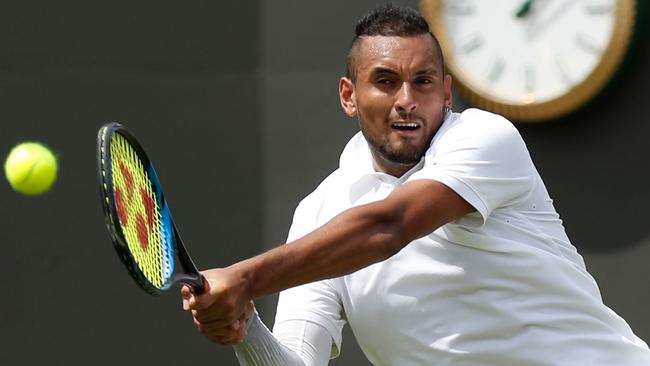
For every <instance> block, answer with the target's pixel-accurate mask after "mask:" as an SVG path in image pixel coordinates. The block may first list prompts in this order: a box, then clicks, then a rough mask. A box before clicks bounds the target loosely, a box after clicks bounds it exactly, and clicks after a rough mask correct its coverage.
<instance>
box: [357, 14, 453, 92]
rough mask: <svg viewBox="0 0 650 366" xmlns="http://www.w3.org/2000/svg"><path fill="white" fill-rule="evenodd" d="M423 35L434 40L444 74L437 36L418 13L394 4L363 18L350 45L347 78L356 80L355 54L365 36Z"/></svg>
mask: <svg viewBox="0 0 650 366" xmlns="http://www.w3.org/2000/svg"><path fill="white" fill-rule="evenodd" d="M422 34H429V35H430V36H431V38H432V39H433V44H434V46H435V49H436V53H437V54H438V57H439V59H440V60H439V61H440V65H441V67H442V70H443V73H444V67H445V66H444V59H443V56H442V49H441V48H440V43H438V39H437V38H436V36H434V35H433V33H431V31H430V30H429V23H427V21H426V19H424V17H422V15H420V14H419V13H418V12H417V11H415V10H413V9H411V8H406V7H399V6H395V5H393V4H386V5H383V6H380V7H378V8H376V9H374V10H372V11H370V12H369V13H368V14H366V15H365V16H363V18H361V19H359V21H358V22H357V26H356V27H355V32H354V38H352V44H351V45H350V51H349V52H348V62H347V70H346V72H347V77H348V78H350V79H351V80H352V81H355V79H356V70H355V69H354V65H353V60H352V59H353V53H354V51H355V50H356V48H357V47H358V46H359V44H360V43H361V37H364V36H387V37H391V36H395V37H414V36H419V35H422Z"/></svg>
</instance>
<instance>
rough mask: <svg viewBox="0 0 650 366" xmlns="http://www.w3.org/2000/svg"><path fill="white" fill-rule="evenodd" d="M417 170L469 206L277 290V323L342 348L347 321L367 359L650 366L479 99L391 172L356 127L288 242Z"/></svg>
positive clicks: (525, 158)
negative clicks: (345, 268)
mask: <svg viewBox="0 0 650 366" xmlns="http://www.w3.org/2000/svg"><path fill="white" fill-rule="evenodd" d="M416 179H432V180H436V181H439V182H442V183H444V184H445V185H447V186H449V187H450V188H452V189H453V190H454V191H456V192H457V193H458V194H459V195H460V196H461V197H463V198H464V199H465V200H466V201H467V202H469V203H470V204H471V205H472V206H474V208H476V211H477V212H475V213H472V214H469V215H466V216H464V217H462V218H461V219H459V220H457V221H455V222H452V223H449V224H447V225H444V226H443V227H441V228H439V229H437V230H436V231H434V232H432V233H431V234H429V235H427V236H425V237H422V238H420V239H418V240H415V241H413V242H411V243H410V244H408V245H407V246H406V247H405V248H404V249H402V250H401V251H400V252H399V253H397V254H396V255H394V256H393V257H391V258H389V259H387V260H385V261H383V262H380V263H376V264H374V265H371V266H369V267H366V268H364V269H362V270H359V271H357V272H355V273H352V274H350V275H347V276H343V277H339V278H334V279H329V280H324V281H318V282H314V283H310V284H307V285H303V286H299V287H296V288H292V289H289V290H286V291H283V292H282V293H281V295H280V300H279V303H278V309H277V314H276V327H277V326H278V325H281V324H282V322H284V321H287V320H306V321H309V322H314V323H317V324H319V325H321V326H323V327H324V328H325V329H327V331H328V332H329V334H330V335H331V337H332V339H333V347H332V357H335V356H336V355H337V354H338V351H339V349H340V344H341V330H342V328H343V326H344V324H345V322H346V321H347V322H348V323H349V324H350V326H351V328H352V330H353V332H354V334H355V336H356V338H357V341H358V343H359V345H360V346H361V348H362V350H363V351H364V353H365V354H366V356H367V357H368V359H369V360H370V361H371V362H372V363H373V364H375V365H399V366H409V365H437V366H443V365H458V366H460V365H463V366H475V365H495V366H523V365H525V366H533V365H549V366H550V365H553V366H557V365H585V366H586V365H588V366H596V365H603V366H613V365H616V366H639V365H650V351H648V346H647V345H646V344H645V343H644V342H643V341H642V340H640V339H639V338H638V337H636V336H635V335H634V334H633V332H632V331H631V329H630V327H629V326H628V325H627V324H626V323H625V321H624V320H623V319H622V318H620V317H619V316H617V315H616V314H615V313H614V312H613V311H611V310H610V309H609V308H607V307H606V306H605V305H603V303H602V300H601V296H600V292H599V290H598V287H597V285H596V283H595V281H594V279H593V278H592V277H591V276H590V275H589V273H588V272H587V271H586V269H585V265H584V262H583V260H582V257H581V256H580V255H579V254H578V253H577V252H576V249H575V248H574V247H573V245H572V244H571V243H570V241H569V239H568V238H567V236H566V234H565V231H564V228H563V226H562V222H561V220H560V219H559V216H558V214H557V213H556V211H555V208H554V207H553V204H552V200H551V199H550V198H549V195H548V193H547V191H546V188H545V187H544V183H543V182H542V180H541V178H540V176H539V174H538V173H537V170H536V169H535V167H534V165H533V163H532V161H531V158H530V155H529V153H528V150H527V148H526V146H525V144H524V142H523V141H522V139H521V136H520V135H519V133H518V131H517V130H516V129H515V128H514V127H513V126H512V124H511V123H510V122H509V121H507V120H506V119H504V118H502V117H500V116H497V115H494V114H491V113H488V112H485V111H480V110H477V109H469V110H467V111H465V112H463V113H460V114H459V113H450V114H448V116H447V118H446V119H445V121H444V123H443V125H442V126H441V127H440V129H439V130H438V132H437V133H436V135H435V136H434V138H433V141H432V143H431V147H430V148H429V149H428V150H427V152H426V154H425V157H424V158H423V160H422V161H421V162H420V163H419V164H418V165H417V166H415V167H414V168H413V169H411V170H410V171H409V172H407V173H406V174H405V175H404V176H402V177H401V178H395V177H393V176H390V175H387V174H384V173H379V172H375V171H374V170H373V164H372V160H371V156H370V151H369V149H368V145H367V143H366V141H365V139H364V138H363V136H362V135H361V134H360V133H359V134H357V135H356V136H354V137H353V138H352V139H351V140H350V142H349V143H348V144H347V146H346V147H345V149H344V151H343V153H342V155H341V161H340V167H339V169H337V170H336V171H334V172H333V173H332V174H331V175H330V176H329V177H327V178H326V179H325V180H324V181H323V182H322V183H321V185H320V186H319V187H318V188H317V189H316V190H315V191H314V192H313V193H311V194H310V195H309V196H308V197H306V198H305V199H304V200H303V201H302V202H301V203H300V204H299V206H298V208H297V209H296V212H295V215H294V221H293V225H292V227H291V230H290V233H289V241H292V240H295V239H297V238H299V237H301V236H303V235H305V234H307V233H309V232H311V231H312V230H314V229H316V228H317V227H319V226H321V225H323V224H324V223H326V222H327V221H329V220H330V219H331V218H332V217H334V216H335V215H337V214H338V213H340V212H342V211H344V210H346V209H348V208H350V207H353V206H357V205H360V204H364V203H369V202H373V201H377V200H380V199H383V198H385V197H386V196H387V195H388V194H390V193H391V192H392V191H393V190H394V189H395V188H396V187H398V186H399V185H401V184H403V183H405V182H409V181H413V180H416Z"/></svg>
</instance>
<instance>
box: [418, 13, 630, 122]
mask: <svg viewBox="0 0 650 366" xmlns="http://www.w3.org/2000/svg"><path fill="white" fill-rule="evenodd" d="M422 9H423V13H424V15H425V16H426V17H427V19H428V20H429V23H430V25H431V27H432V30H433V31H434V33H435V34H436V36H437V37H438V38H439V41H440V43H441V45H442V46H443V50H444V53H445V58H446V63H447V66H448V68H449V71H450V72H451V73H452V75H453V76H454V78H455V81H456V83H457V84H460V85H461V92H464V94H466V96H467V97H468V99H469V101H470V102H472V103H473V104H477V105H479V106H482V107H485V108H487V109H491V110H494V111H496V112H499V113H503V114H505V115H507V116H509V117H514V118H515V119H518V120H542V119H548V118H552V117H555V116H558V115H561V114H564V113H567V112H569V111H571V110H573V109H575V108H577V107H578V106H580V105H581V104H584V103H585V102H586V101H588V100H589V99H590V98H591V97H593V96H594V95H595V94H596V93H597V92H598V91H599V90H600V89H601V88H602V87H604V85H605V84H606V82H607V81H608V80H609V78H610V77H611V75H612V74H613V73H614V71H615V69H616V68H617V67H618V65H619V64H620V61H621V60H622V58H623V54H624V53H625V51H626V49H627V45H628V43H629V38H630V35H631V30H632V28H633V15H634V1H633V0H492V1H485V0H446V1H444V0H431V1H426V0H424V1H423V2H422Z"/></svg>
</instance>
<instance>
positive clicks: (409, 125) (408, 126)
mask: <svg viewBox="0 0 650 366" xmlns="http://www.w3.org/2000/svg"><path fill="white" fill-rule="evenodd" d="M390 126H391V127H392V128H394V129H396V130H399V131H415V130H417V129H419V128H420V125H419V124H418V123H416V122H406V121H397V122H393V123H392V124H391V125H390Z"/></svg>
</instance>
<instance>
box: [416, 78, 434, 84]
mask: <svg viewBox="0 0 650 366" xmlns="http://www.w3.org/2000/svg"><path fill="white" fill-rule="evenodd" d="M415 82H416V83H417V84H431V83H433V80H431V79H430V78H417V79H416V80H415Z"/></svg>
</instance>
